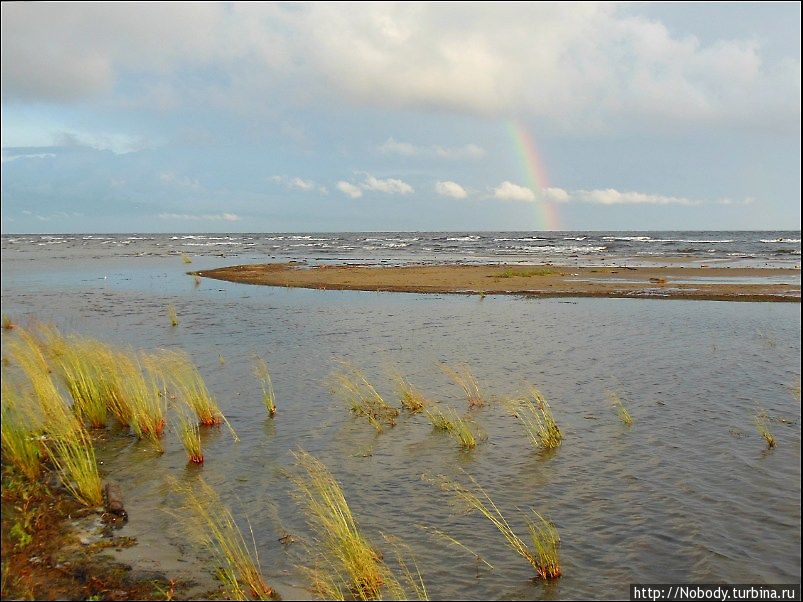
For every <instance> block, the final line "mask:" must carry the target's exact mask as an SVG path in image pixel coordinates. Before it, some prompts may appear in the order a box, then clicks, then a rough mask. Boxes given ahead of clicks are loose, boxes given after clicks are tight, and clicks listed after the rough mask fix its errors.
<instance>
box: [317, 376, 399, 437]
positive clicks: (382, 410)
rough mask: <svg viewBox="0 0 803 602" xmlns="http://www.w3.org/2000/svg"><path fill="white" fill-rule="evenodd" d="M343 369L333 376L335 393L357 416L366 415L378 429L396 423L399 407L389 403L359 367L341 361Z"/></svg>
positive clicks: (380, 429) (378, 430)
mask: <svg viewBox="0 0 803 602" xmlns="http://www.w3.org/2000/svg"><path fill="white" fill-rule="evenodd" d="M341 365H342V367H341V369H340V370H339V371H337V372H335V373H334V374H333V375H332V377H331V383H332V391H333V393H334V395H336V396H337V397H339V398H340V399H341V400H343V401H344V402H345V403H346V404H347V405H348V406H349V409H350V410H351V412H352V413H353V414H354V415H355V416H364V417H365V418H367V419H368V422H370V423H371V425H372V426H373V427H374V428H375V429H376V430H377V432H382V431H383V430H384V428H385V427H386V426H390V427H393V426H395V425H396V418H397V417H398V416H399V410H398V408H394V407H393V406H391V405H390V404H389V403H387V402H386V401H385V400H384V399H383V398H382V396H381V395H380V394H379V393H378V392H377V390H376V389H375V388H374V387H373V385H372V384H371V383H369V382H368V380H367V379H366V377H365V374H363V372H362V371H361V370H359V369H358V368H356V367H354V366H351V365H350V364H348V363H347V362H341Z"/></svg>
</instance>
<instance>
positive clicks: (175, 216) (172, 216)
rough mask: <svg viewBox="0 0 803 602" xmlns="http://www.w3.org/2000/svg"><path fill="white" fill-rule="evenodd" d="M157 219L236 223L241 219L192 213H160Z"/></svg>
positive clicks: (222, 215)
mask: <svg viewBox="0 0 803 602" xmlns="http://www.w3.org/2000/svg"><path fill="white" fill-rule="evenodd" d="M157 217H158V218H159V219H167V220H180V221H193V222H194V221H210V222H215V221H223V222H238V221H240V220H241V219H242V218H241V217H240V216H239V215H237V214H236V213H218V214H209V213H205V214H192V213H160V214H159V215H157Z"/></svg>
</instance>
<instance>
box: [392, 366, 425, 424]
mask: <svg viewBox="0 0 803 602" xmlns="http://www.w3.org/2000/svg"><path fill="white" fill-rule="evenodd" d="M391 376H392V378H393V384H394V386H395V387H396V393H397V394H398V396H399V400H400V401H401V404H402V407H403V408H404V409H405V410H407V411H408V412H410V413H411V414H417V413H419V412H422V411H424V408H425V407H426V406H427V399H426V397H424V395H423V394H422V393H421V392H420V391H419V390H418V389H416V388H415V387H414V386H413V385H412V383H410V381H409V380H407V379H406V378H404V376H402V375H401V374H399V373H398V372H393V373H392V374H391Z"/></svg>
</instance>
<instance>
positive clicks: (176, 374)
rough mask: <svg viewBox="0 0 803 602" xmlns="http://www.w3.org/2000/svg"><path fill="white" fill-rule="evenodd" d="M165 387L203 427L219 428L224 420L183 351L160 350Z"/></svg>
mask: <svg viewBox="0 0 803 602" xmlns="http://www.w3.org/2000/svg"><path fill="white" fill-rule="evenodd" d="M157 356H158V358H159V361H160V364H161V366H160V367H161V373H162V374H163V376H164V378H165V381H166V383H167V386H168V387H169V388H170V390H171V391H172V392H173V393H174V394H175V395H176V396H177V397H178V398H180V399H182V400H183V401H184V402H185V403H186V404H187V405H188V406H189V407H190V408H192V410H193V411H194V412H195V415H196V416H198V420H199V421H200V423H201V424H202V425H204V426H219V425H221V424H223V422H224V421H225V418H224V416H223V412H221V411H220V407H219V406H218V404H217V401H216V400H215V398H214V396H213V395H212V394H211V393H210V392H209V389H208V388H207V386H206V383H205V382H204V378H203V376H201V373H200V372H199V371H198V368H197V367H196V366H195V364H194V363H193V361H192V360H191V359H190V356H189V355H187V353H186V352H184V351H172V350H170V351H168V350H162V351H160V352H159V353H158V354H157Z"/></svg>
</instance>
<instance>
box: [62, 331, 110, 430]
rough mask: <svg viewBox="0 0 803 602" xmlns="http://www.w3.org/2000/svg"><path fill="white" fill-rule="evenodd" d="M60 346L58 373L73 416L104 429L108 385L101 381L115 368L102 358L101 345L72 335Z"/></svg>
mask: <svg viewBox="0 0 803 602" xmlns="http://www.w3.org/2000/svg"><path fill="white" fill-rule="evenodd" d="M61 349H62V350H61V352H60V354H59V356H58V360H57V361H58V367H59V370H58V372H59V375H60V376H61V379H62V381H63V382H64V385H65V386H66V388H67V391H69V393H70V396H71V397H72V399H73V409H74V410H75V413H76V415H77V416H78V418H79V419H80V420H82V421H84V422H86V423H88V424H89V426H90V427H92V428H95V429H100V428H104V427H105V426H106V421H107V419H108V414H109V411H108V405H107V402H108V399H109V397H108V395H109V387H108V386H107V384H106V382H105V381H106V378H107V376H108V377H111V376H112V374H113V373H114V372H116V370H114V366H110V365H109V364H108V363H107V362H105V361H104V355H105V349H104V347H103V345H102V344H101V343H99V342H97V341H93V340H91V339H84V338H80V337H76V336H73V337H69V338H68V339H67V340H66V344H65V345H64V346H63V347H62V348H61ZM109 369H111V370H112V372H111V373H110V372H108V370H109Z"/></svg>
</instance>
